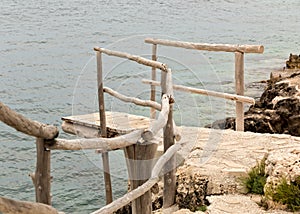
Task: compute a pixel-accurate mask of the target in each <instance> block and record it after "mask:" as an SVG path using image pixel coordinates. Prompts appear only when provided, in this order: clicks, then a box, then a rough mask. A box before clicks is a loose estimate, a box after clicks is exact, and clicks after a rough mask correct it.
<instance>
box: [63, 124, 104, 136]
mask: <svg viewBox="0 0 300 214" xmlns="http://www.w3.org/2000/svg"><path fill="white" fill-rule="evenodd" d="M61 128H62V130H63V131H64V132H66V133H69V134H73V135H76V136H78V137H83V138H97V137H98V136H99V129H98V128H94V127H88V126H84V125H79V124H74V123H70V122H66V121H63V122H62V125H61Z"/></svg>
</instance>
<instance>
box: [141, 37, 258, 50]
mask: <svg viewBox="0 0 300 214" xmlns="http://www.w3.org/2000/svg"><path fill="white" fill-rule="evenodd" d="M145 42H146V43H150V44H157V45H165V46H172V47H179V48H186V49H195V50H203V51H223V52H241V53H263V52H264V46H263V45H230V44H208V43H193V42H182V41H171V40H165V39H153V38H146V39H145Z"/></svg>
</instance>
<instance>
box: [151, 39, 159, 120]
mask: <svg viewBox="0 0 300 214" xmlns="http://www.w3.org/2000/svg"><path fill="white" fill-rule="evenodd" d="M156 52H157V45H156V44H153V45H152V60H153V61H157V56H156ZM151 79H152V80H153V81H156V69H155V68H154V67H152V71H151ZM155 96H156V90H155V85H151V94H150V100H151V101H153V102H155ZM155 117H156V111H155V108H151V109H150V118H151V119H155Z"/></svg>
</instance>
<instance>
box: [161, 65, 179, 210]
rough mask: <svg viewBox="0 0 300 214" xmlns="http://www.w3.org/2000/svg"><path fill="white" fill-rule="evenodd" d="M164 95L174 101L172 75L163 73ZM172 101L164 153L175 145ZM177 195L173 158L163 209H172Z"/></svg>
mask: <svg viewBox="0 0 300 214" xmlns="http://www.w3.org/2000/svg"><path fill="white" fill-rule="evenodd" d="M161 80H162V83H161V85H162V93H163V94H165V93H167V94H168V95H169V96H171V98H172V99H173V98H174V97H173V85H172V73H171V70H168V72H167V73H165V72H162V78H161ZM172 99H170V100H171V101H170V110H169V115H168V121H167V125H166V126H165V127H164V152H166V151H167V150H168V148H169V147H170V146H172V145H174V143H175V140H174V129H173V104H172V102H173V101H172ZM175 194H176V159H175V156H174V157H172V158H171V159H170V160H169V161H168V162H167V163H166V164H165V167H164V190H163V208H168V207H171V206H172V205H173V204H174V203H175Z"/></svg>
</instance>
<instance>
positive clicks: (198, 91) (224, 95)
mask: <svg viewBox="0 0 300 214" xmlns="http://www.w3.org/2000/svg"><path fill="white" fill-rule="evenodd" d="M142 82H143V83H145V84H149V85H155V86H160V82H157V81H153V80H146V79H143V80H142ZM173 88H174V90H178V91H185V92H190V93H195V94H202V95H207V96H213V97H219V98H225V99H228V100H233V101H240V102H244V103H250V104H255V100H254V99H253V98H252V97H246V96H241V95H235V94H228V93H221V92H216V91H209V90H205V89H198V88H192V87H187V86H182V85H173Z"/></svg>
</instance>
